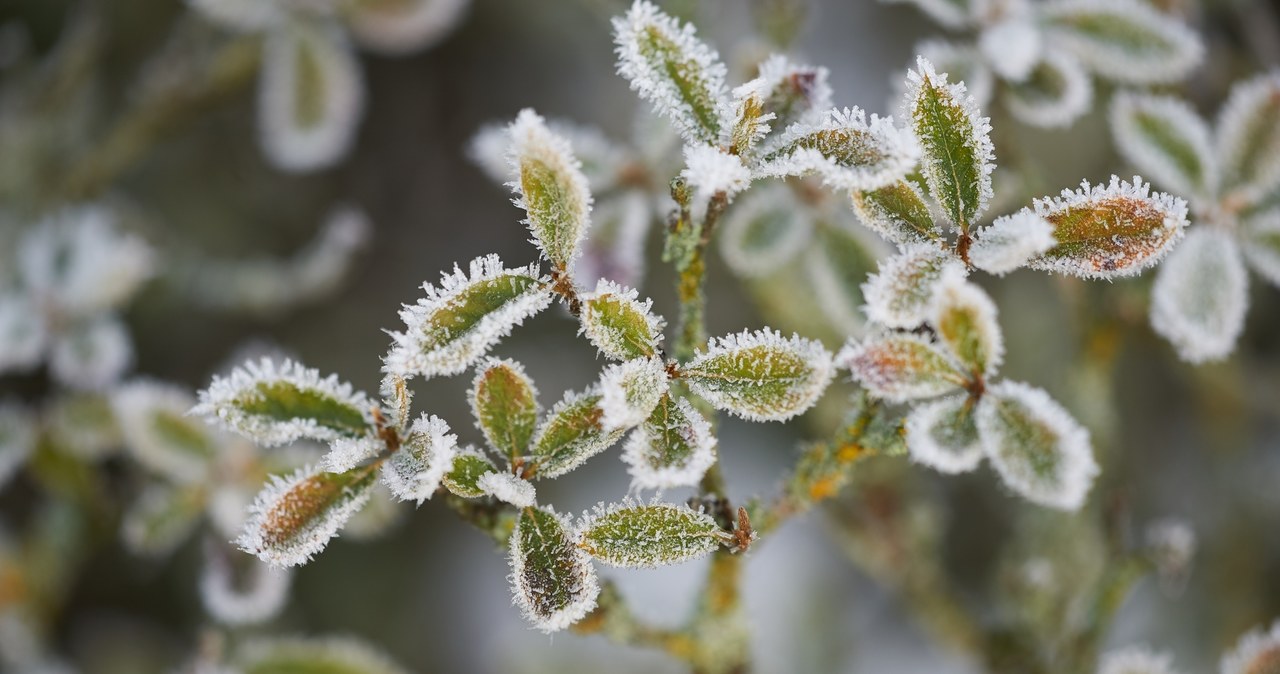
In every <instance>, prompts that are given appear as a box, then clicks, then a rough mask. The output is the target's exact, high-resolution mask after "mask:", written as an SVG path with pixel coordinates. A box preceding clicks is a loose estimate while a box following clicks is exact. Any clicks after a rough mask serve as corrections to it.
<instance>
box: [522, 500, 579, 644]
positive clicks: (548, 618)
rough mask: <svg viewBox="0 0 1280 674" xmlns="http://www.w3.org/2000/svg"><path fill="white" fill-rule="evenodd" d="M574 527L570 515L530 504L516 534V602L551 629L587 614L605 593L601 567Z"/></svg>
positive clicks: (532, 619)
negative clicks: (581, 543)
mask: <svg viewBox="0 0 1280 674" xmlns="http://www.w3.org/2000/svg"><path fill="white" fill-rule="evenodd" d="M571 530H572V525H571V524H570V522H569V519H568V518H567V517H563V516H561V515H558V514H556V512H555V511H554V510H551V509H550V508H526V509H524V510H523V511H522V512H521V513H520V517H519V518H518V519H517V520H516V527H515V531H514V532H512V534H511V576H510V578H511V592H512V594H513V595H514V599H513V603H515V604H516V605H517V606H519V607H520V610H521V612H522V613H524V616H525V618H527V619H528V620H529V622H531V623H533V625H534V627H536V628H538V629H539V630H541V631H543V632H546V633H551V632H557V631H559V630H562V629H564V628H566V627H568V626H570V625H572V624H573V623H576V622H578V621H579V620H582V619H583V618H585V617H586V616H587V614H588V613H590V612H591V610H592V609H594V608H595V607H596V597H597V596H599V594H600V583H599V581H598V580H597V579H596V572H595V569H594V568H592V566H591V561H590V558H589V557H588V556H587V553H586V552H583V551H582V550H581V549H579V548H578V546H577V545H576V544H575V542H574V540H573V538H572V537H571V533H570V532H571Z"/></svg>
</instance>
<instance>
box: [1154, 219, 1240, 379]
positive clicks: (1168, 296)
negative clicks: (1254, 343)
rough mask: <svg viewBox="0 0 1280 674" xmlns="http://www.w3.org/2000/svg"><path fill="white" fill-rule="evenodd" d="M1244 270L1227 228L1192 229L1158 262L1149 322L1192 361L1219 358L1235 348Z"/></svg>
mask: <svg viewBox="0 0 1280 674" xmlns="http://www.w3.org/2000/svg"><path fill="white" fill-rule="evenodd" d="M1248 281H1249V279H1248V276H1247V275H1246V273H1245V267H1244V260H1243V259H1241V257H1240V249H1239V247H1238V246H1237V245H1236V242H1235V239H1234V238H1232V237H1231V235H1230V234H1228V233H1226V232H1223V231H1221V230H1219V229H1215V228H1211V226H1205V225H1201V226H1199V227H1196V228H1194V229H1192V230H1191V233H1190V234H1188V235H1187V237H1186V241H1183V242H1182V244H1181V245H1179V246H1178V247H1177V248H1176V249H1175V250H1174V251H1173V253H1171V254H1170V255H1169V259H1168V260H1166V261H1165V263H1164V264H1162V265H1160V269H1159V270H1158V271H1157V273H1156V281H1155V285H1154V286H1153V287H1152V290H1151V327H1153V328H1155V330H1156V332H1158V333H1160V334H1161V335H1162V336H1164V338H1165V339H1168V340H1169V341H1170V342H1173V344H1174V346H1176V347H1177V349H1178V355H1179V356H1181V357H1182V359H1183V360H1186V361H1189V362H1192V363H1203V362H1206V361H1212V360H1220V359H1222V358H1226V357H1227V356H1228V355H1230V354H1231V352H1232V351H1233V350H1234V349H1235V346H1236V340H1237V339H1238V338H1239V336H1240V332H1241V331H1242V330H1243V329H1244V316H1245V310H1246V309H1247V308H1248V304H1249V286H1248Z"/></svg>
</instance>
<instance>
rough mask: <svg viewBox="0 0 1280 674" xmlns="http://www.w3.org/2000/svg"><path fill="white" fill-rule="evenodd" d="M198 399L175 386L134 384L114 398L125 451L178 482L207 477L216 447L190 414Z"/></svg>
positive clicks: (124, 386) (139, 461) (203, 428)
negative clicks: (189, 411)
mask: <svg viewBox="0 0 1280 674" xmlns="http://www.w3.org/2000/svg"><path fill="white" fill-rule="evenodd" d="M194 403H195V400H194V396H192V395H191V393H189V392H188V391H185V390H183V389H182V388H180V387H177V386H169V385H165V384H159V383H153V382H148V381H134V382H130V383H128V384H125V385H123V386H121V387H120V388H119V389H117V390H116V392H115V393H114V394H113V395H112V407H113V408H114V410H115V413H116V419H117V423H118V424H119V426H120V432H121V435H123V436H124V447H125V450H126V451H128V452H129V453H130V455H131V456H132V457H133V458H134V459H135V460H136V461H138V463H140V464H142V465H143V466H144V467H146V468H148V469H150V470H152V471H154V472H156V473H158V474H160V475H164V476H166V477H168V478H170V479H173V480H177V481H180V482H199V481H201V480H203V479H204V478H205V476H206V475H207V474H208V470H209V464H210V463H211V461H212V460H213V459H214V457H215V455H216V452H217V447H216V445H215V444H214V439H213V437H212V436H211V435H210V431H209V429H208V428H207V427H206V426H205V425H204V424H202V423H200V421H199V420H198V419H195V418H192V417H189V416H186V412H187V411H188V410H190V409H191V407H192V406H193V405H194Z"/></svg>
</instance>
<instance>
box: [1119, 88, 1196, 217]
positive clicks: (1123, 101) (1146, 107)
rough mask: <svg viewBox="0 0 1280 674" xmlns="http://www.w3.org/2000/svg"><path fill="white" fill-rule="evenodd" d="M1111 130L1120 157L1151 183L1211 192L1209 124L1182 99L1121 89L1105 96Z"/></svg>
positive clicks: (1189, 192) (1184, 190) (1188, 191)
mask: <svg viewBox="0 0 1280 674" xmlns="http://www.w3.org/2000/svg"><path fill="white" fill-rule="evenodd" d="M1111 133H1112V134H1113V135H1114V136H1115V139H1116V147H1118V148H1119V149H1120V152H1121V153H1122V154H1123V155H1124V157H1125V159H1128V160H1129V162H1130V163H1132V164H1133V165H1134V166H1136V167H1137V168H1138V170H1139V171H1141V172H1142V173H1143V174H1144V175H1146V176H1147V177H1148V178H1149V179H1150V180H1152V181H1153V182H1155V183H1156V184H1159V185H1162V186H1164V187H1165V188H1166V189H1168V190H1170V191H1172V192H1175V193H1177V194H1186V195H1195V196H1199V197H1206V198H1208V197H1210V196H1211V195H1212V194H1213V193H1214V192H1215V190H1216V188H1217V183H1218V175H1217V174H1218V170H1217V163H1216V161H1215V158H1214V156H1213V141H1212V139H1211V138H1210V137H1209V136H1210V134H1209V126H1208V125H1207V124H1205V123H1204V120H1202V119H1200V116H1199V115H1197V114H1196V112H1195V110H1192V109H1191V106H1189V105H1187V104H1186V103H1185V102H1183V101H1181V100H1179V99H1176V98H1173V97H1170V96H1153V95H1149V94H1137V93H1131V92H1121V93H1120V94H1118V95H1117V96H1116V97H1115V98H1114V99H1112V101H1111Z"/></svg>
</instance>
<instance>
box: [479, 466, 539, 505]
mask: <svg viewBox="0 0 1280 674" xmlns="http://www.w3.org/2000/svg"><path fill="white" fill-rule="evenodd" d="M476 486H477V487H479V488H480V491H482V492H484V493H485V494H487V495H489V496H492V497H494V498H496V499H498V500H499V501H502V502H503V503H510V504H511V505H513V506H515V507H517V508H528V507H531V506H535V505H537V504H538V493H537V491H536V490H535V489H534V487H533V483H532V482H529V481H528V480H522V479H520V478H518V477H516V476H515V475H512V474H511V473H504V472H493V473H485V474H484V475H481V476H480V479H478V480H476Z"/></svg>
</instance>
